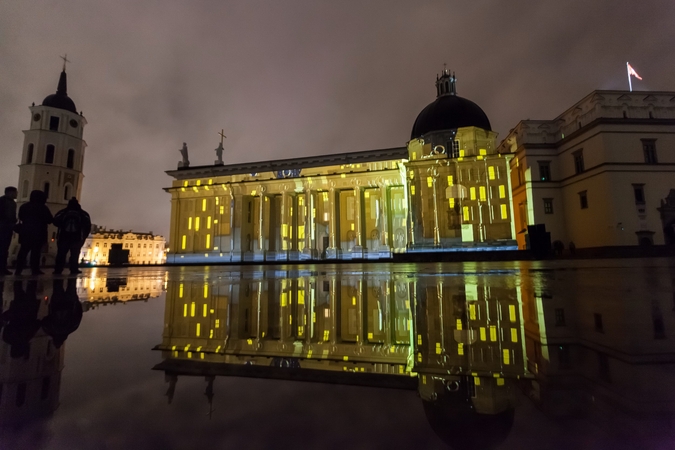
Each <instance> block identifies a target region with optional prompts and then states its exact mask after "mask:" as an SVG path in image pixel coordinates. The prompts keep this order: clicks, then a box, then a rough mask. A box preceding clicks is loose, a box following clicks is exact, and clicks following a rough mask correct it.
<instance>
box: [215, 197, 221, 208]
mask: <svg viewBox="0 0 675 450" xmlns="http://www.w3.org/2000/svg"><path fill="white" fill-rule="evenodd" d="M217 205H220V197H216V206H217Z"/></svg>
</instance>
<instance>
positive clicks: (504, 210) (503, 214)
mask: <svg viewBox="0 0 675 450" xmlns="http://www.w3.org/2000/svg"><path fill="white" fill-rule="evenodd" d="M499 209H500V210H501V213H502V219H506V218H507V217H508V214H507V212H506V205H500V207H499Z"/></svg>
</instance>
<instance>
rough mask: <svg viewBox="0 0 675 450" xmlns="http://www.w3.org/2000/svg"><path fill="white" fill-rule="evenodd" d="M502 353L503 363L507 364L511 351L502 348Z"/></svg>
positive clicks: (509, 361) (509, 360) (509, 362)
mask: <svg viewBox="0 0 675 450" xmlns="http://www.w3.org/2000/svg"><path fill="white" fill-rule="evenodd" d="M503 355H504V364H505V365H507V366H508V365H509V364H511V352H510V351H509V350H508V349H504V351H503Z"/></svg>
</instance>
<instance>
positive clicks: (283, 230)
mask: <svg viewBox="0 0 675 450" xmlns="http://www.w3.org/2000/svg"><path fill="white" fill-rule="evenodd" d="M281 235H282V236H283V237H288V224H285V223H283V224H281Z"/></svg>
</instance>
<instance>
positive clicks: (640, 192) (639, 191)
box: [633, 184, 645, 205]
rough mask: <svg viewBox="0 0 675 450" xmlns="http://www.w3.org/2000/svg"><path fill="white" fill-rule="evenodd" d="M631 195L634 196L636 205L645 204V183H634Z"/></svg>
mask: <svg viewBox="0 0 675 450" xmlns="http://www.w3.org/2000/svg"><path fill="white" fill-rule="evenodd" d="M633 195H634V197H635V204H636V205H644V204H645V185H644V184H634V185H633Z"/></svg>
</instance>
